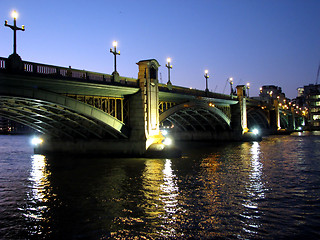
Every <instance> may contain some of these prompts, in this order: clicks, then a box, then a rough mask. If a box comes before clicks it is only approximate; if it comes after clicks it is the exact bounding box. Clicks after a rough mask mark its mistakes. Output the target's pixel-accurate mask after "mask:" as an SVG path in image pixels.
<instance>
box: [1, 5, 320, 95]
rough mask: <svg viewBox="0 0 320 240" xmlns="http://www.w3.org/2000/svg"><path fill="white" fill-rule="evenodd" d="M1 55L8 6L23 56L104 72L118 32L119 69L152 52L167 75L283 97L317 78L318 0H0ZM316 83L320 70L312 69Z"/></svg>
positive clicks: (129, 68)
mask: <svg viewBox="0 0 320 240" xmlns="http://www.w3.org/2000/svg"><path fill="white" fill-rule="evenodd" d="M0 1H1V8H0V16H1V19H0V20H1V21H2V24H1V27H0V36H1V38H0V56H1V57H8V56H9V55H10V54H11V53H12V44H13V43H12V36H13V34H12V30H11V29H10V28H8V27H5V26H4V21H5V20H8V23H9V24H13V20H12V17H11V11H12V10H14V9H15V10H17V12H18V13H19V18H18V19H17V25H18V26H19V27H20V26H21V25H25V28H26V31H25V32H21V31H19V32H18V35H17V53H18V54H19V55H20V56H21V58H22V59H23V60H26V61H32V62H40V63H45V64H51V65H58V66H63V67H68V66H72V68H76V69H85V70H88V71H94V72H101V73H108V74H111V73H112V72H113V55H112V54H111V53H110V52H109V49H110V48H111V47H112V42H113V41H114V40H117V41H118V50H120V51H121V55H120V56H118V58H117V63H118V64H117V70H118V72H119V74H120V75H121V76H126V77H134V78H137V76H138V66H137V65H136V63H137V62H138V61H140V60H144V59H156V60H157V61H158V62H159V63H160V65H161V67H160V69H159V81H160V82H162V83H166V82H167V77H168V76H167V68H166V67H165V64H166V59H167V57H171V58H172V66H173V69H172V70H171V82H172V83H173V84H174V85H178V86H184V87H192V88H197V89H202V90H204V89H205V78H204V77H203V75H204V70H205V69H208V70H209V75H210V78H209V89H210V90H212V91H216V92H219V93H223V92H224V93H226V94H229V93H230V90H229V85H227V86H226V81H227V79H228V78H229V77H233V78H234V83H235V85H239V84H246V83H247V82H250V84H251V88H250V96H257V95H258V93H259V88H260V87H261V86H262V85H277V86H280V87H281V88H282V90H283V92H284V93H285V94H286V96H287V97H289V98H294V97H296V95H297V91H296V89H297V88H298V87H302V86H304V85H308V84H311V83H312V84H315V83H316V76H317V70H318V66H319V63H320V0H223V1H222V0H221V1H220V0H219V1H218V0H171V1H164V0H158V1H155V0H148V1H145V0H126V1H125V0H123V1H122V0H118V1H107V0H98V1H96V0H95V1H88V0H77V1H71V0H63V1H62V0H54V1H49V0H48V1H35V0H29V1H25V0H10V1H5V0H0ZM319 83H320V79H319Z"/></svg>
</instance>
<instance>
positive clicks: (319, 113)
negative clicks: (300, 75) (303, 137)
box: [298, 84, 320, 128]
mask: <svg viewBox="0 0 320 240" xmlns="http://www.w3.org/2000/svg"><path fill="white" fill-rule="evenodd" d="M303 89H304V91H303V99H300V101H301V102H302V103H303V101H305V105H306V107H307V108H308V109H309V116H308V118H309V124H310V126H311V127H316V128H320V85H319V84H316V85H314V84H309V85H308V86H304V88H303ZM298 95H299V92H298ZM301 102H300V103H301ZM300 106H301V105H300Z"/></svg>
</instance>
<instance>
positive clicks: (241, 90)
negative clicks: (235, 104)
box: [236, 85, 249, 134]
mask: <svg viewBox="0 0 320 240" xmlns="http://www.w3.org/2000/svg"><path fill="white" fill-rule="evenodd" d="M236 88H237V95H238V100H239V107H240V119H241V127H242V134H244V133H246V132H248V131H249V129H248V122H247V104H246V96H247V94H246V86H244V85H239V86H237V87H236Z"/></svg>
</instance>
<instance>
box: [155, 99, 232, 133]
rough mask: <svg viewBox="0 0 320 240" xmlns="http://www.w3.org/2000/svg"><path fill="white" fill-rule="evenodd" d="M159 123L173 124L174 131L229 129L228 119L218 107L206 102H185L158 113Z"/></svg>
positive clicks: (216, 130)
mask: <svg viewBox="0 0 320 240" xmlns="http://www.w3.org/2000/svg"><path fill="white" fill-rule="evenodd" d="M160 124H161V125H164V126H170V127H172V126H174V128H173V130H174V131H184V132H199V131H200V132H205V131H210V132H222V131H228V130H230V119H229V118H228V117H227V116H226V115H225V114H224V113H223V112H222V111H221V110H219V109H218V108H216V107H210V106H208V104H206V103H191V102H189V103H185V104H180V105H177V106H174V107H172V108H170V109H168V110H167V111H165V112H164V113H162V114H161V115H160Z"/></svg>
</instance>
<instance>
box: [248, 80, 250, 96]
mask: <svg viewBox="0 0 320 240" xmlns="http://www.w3.org/2000/svg"><path fill="white" fill-rule="evenodd" d="M249 89H250V83H247V90H248V97H249Z"/></svg>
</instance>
